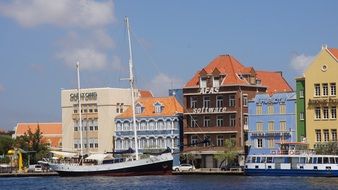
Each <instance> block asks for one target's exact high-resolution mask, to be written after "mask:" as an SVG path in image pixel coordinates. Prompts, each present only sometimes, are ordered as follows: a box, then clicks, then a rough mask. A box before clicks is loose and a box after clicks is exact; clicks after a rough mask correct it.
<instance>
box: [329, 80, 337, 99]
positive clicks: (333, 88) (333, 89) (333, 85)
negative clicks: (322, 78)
mask: <svg viewBox="0 0 338 190" xmlns="http://www.w3.org/2000/svg"><path fill="white" fill-rule="evenodd" d="M336 94H337V92H336V83H335V82H333V83H330V95H331V96H336Z"/></svg>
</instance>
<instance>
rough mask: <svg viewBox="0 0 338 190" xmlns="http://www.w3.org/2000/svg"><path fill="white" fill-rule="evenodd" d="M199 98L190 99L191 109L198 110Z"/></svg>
mask: <svg viewBox="0 0 338 190" xmlns="http://www.w3.org/2000/svg"><path fill="white" fill-rule="evenodd" d="M196 104H197V98H196V97H194V96H192V97H190V108H196Z"/></svg>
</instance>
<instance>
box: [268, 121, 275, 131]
mask: <svg viewBox="0 0 338 190" xmlns="http://www.w3.org/2000/svg"><path fill="white" fill-rule="evenodd" d="M268 130H269V131H274V130H275V122H274V121H269V123H268Z"/></svg>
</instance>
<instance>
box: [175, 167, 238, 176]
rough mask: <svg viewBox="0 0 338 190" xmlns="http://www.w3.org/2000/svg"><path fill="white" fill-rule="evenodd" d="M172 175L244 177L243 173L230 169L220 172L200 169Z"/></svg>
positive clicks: (215, 169) (213, 169)
mask: <svg viewBox="0 0 338 190" xmlns="http://www.w3.org/2000/svg"><path fill="white" fill-rule="evenodd" d="M172 174H173V175H244V171H243V170H241V169H239V168H233V169H232V168H231V169H230V170H226V171H222V170H220V169H219V168H200V169H195V170H193V171H173V172H172Z"/></svg>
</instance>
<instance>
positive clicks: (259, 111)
mask: <svg viewBox="0 0 338 190" xmlns="http://www.w3.org/2000/svg"><path fill="white" fill-rule="evenodd" d="M262 113H263V110H262V104H257V105H256V114H257V115H262Z"/></svg>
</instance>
